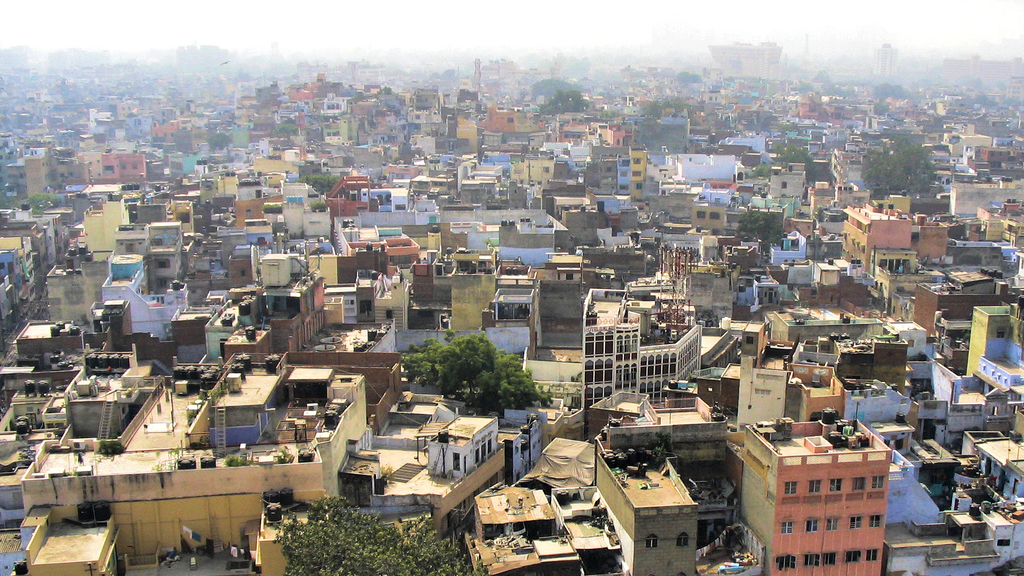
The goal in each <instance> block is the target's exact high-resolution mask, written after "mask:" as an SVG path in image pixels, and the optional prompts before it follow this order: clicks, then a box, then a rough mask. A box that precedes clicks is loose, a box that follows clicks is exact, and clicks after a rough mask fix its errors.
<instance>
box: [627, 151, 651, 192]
mask: <svg viewBox="0 0 1024 576" xmlns="http://www.w3.org/2000/svg"><path fill="white" fill-rule="evenodd" d="M629 171H630V172H629V197H630V199H631V200H640V199H641V198H642V197H643V194H644V178H645V176H646V174H647V151H646V150H633V149H631V150H630V151H629Z"/></svg>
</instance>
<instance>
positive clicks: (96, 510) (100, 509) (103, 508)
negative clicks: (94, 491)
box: [92, 502, 110, 522]
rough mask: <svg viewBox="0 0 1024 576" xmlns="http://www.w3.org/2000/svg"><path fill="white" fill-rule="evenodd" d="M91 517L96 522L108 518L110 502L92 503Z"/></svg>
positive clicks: (104, 520)
mask: <svg viewBox="0 0 1024 576" xmlns="http://www.w3.org/2000/svg"><path fill="white" fill-rule="evenodd" d="M92 514H93V518H95V519H96V521H97V522H106V521H108V520H110V502H95V503H93V505H92Z"/></svg>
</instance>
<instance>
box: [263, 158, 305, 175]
mask: <svg viewBox="0 0 1024 576" xmlns="http://www.w3.org/2000/svg"><path fill="white" fill-rule="evenodd" d="M252 171H253V172H262V173H264V174H267V173H269V172H284V173H287V172H298V170H297V169H296V167H295V163H294V162H292V161H290V160H276V159H273V158H256V159H255V160H253V163H252Z"/></svg>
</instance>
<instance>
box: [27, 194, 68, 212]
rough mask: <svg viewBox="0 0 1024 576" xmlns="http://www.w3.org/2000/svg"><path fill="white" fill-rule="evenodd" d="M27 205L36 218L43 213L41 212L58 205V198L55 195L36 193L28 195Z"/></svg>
mask: <svg viewBox="0 0 1024 576" xmlns="http://www.w3.org/2000/svg"><path fill="white" fill-rule="evenodd" d="M28 204H29V206H31V207H32V213H33V214H35V215H36V216H38V215H40V214H42V213H43V210H46V209H47V208H52V207H54V206H57V205H58V204H60V197H58V196H57V195H56V194H45V193H42V192H37V193H35V194H31V195H29V197H28Z"/></svg>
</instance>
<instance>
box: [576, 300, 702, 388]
mask: <svg viewBox="0 0 1024 576" xmlns="http://www.w3.org/2000/svg"><path fill="white" fill-rule="evenodd" d="M634 304H637V305H636V306H634ZM641 304H651V303H650V302H635V301H631V300H629V298H628V296H627V293H626V292H623V291H614V290H597V289H594V290H591V291H590V292H589V293H588V294H587V297H586V299H585V301H584V310H585V312H584V314H585V316H584V328H583V383H584V403H585V406H590V405H592V404H594V403H595V402H597V401H599V400H601V399H602V398H607V397H609V396H611V395H612V394H613V393H614V392H639V393H641V394H650V395H651V397H652V398H654V399H655V400H660V399H661V398H662V397H663V395H664V392H663V390H664V388H665V387H666V386H667V385H668V384H669V382H672V381H675V380H679V379H680V378H685V377H686V376H687V375H689V374H690V373H691V372H694V371H696V370H697V369H699V368H700V332H701V327H700V326H699V325H696V326H691V327H686V326H682V327H680V328H679V329H677V330H668V329H659V330H658V331H657V332H654V331H652V324H651V322H652V319H654V315H653V309H652V308H651V307H650V306H643V305H641ZM641 335H645V336H647V338H648V343H646V344H641Z"/></svg>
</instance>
